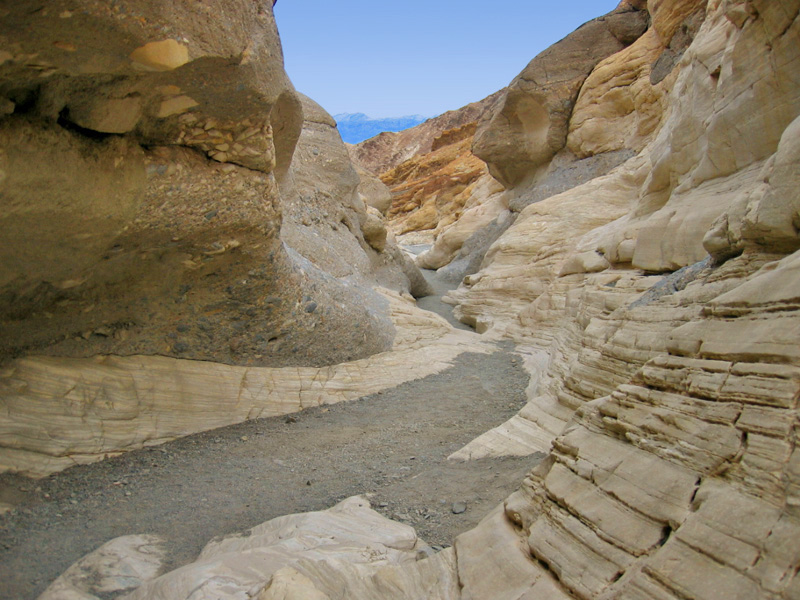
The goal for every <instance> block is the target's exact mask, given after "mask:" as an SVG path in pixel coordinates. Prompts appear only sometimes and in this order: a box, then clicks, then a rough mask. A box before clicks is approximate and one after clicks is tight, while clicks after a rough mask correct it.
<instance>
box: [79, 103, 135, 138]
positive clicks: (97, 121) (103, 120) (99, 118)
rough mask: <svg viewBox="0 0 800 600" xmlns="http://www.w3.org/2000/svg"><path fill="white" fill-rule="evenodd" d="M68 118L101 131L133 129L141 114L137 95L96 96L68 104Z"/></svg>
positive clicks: (127, 130) (119, 131) (121, 131)
mask: <svg viewBox="0 0 800 600" xmlns="http://www.w3.org/2000/svg"><path fill="white" fill-rule="evenodd" d="M69 116H70V120H71V121H72V122H74V123H75V124H77V125H80V126H81V127H84V128H86V129H91V130H93V131H99V132H101V133H128V132H129V131H133V129H134V128H135V127H136V124H137V123H138V122H139V119H140V118H141V116H142V102H141V99H140V98H139V97H136V96H129V97H127V98H98V99H95V100H94V101H89V102H86V103H79V104H75V105H70V106H69Z"/></svg>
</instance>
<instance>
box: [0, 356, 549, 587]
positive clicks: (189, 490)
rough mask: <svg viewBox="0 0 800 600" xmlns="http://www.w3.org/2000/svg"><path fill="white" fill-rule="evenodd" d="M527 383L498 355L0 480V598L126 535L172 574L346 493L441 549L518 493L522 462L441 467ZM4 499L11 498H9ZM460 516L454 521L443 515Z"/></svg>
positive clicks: (514, 405)
mask: <svg viewBox="0 0 800 600" xmlns="http://www.w3.org/2000/svg"><path fill="white" fill-rule="evenodd" d="M527 379H528V377H527V374H526V373H525V372H524V371H523V370H522V368H521V360H520V359H519V358H518V357H516V356H515V355H514V354H512V353H510V352H509V351H508V350H507V349H500V348H498V352H496V353H494V354H491V355H488V356H486V355H475V354H465V355H462V356H461V357H459V358H458V359H457V361H456V363H455V365H454V366H453V367H451V368H450V369H448V370H447V371H444V372H443V373H440V374H438V375H432V376H430V377H427V378H425V379H421V380H418V381H414V382H410V383H407V384H403V385H401V386H398V387H397V388H394V389H391V390H388V391H385V392H383V393H380V394H376V395H374V396H370V397H366V398H363V399H361V400H358V401H355V402H351V403H346V404H339V405H334V406H330V407H324V408H319V409H312V410H309V411H306V412H303V413H300V414H297V415H294V416H291V417H288V418H287V417H280V418H273V419H262V420H256V421H250V422H247V423H242V424H240V425H235V426H231V427H226V428H223V429H218V430H214V431H210V432H205V433H202V434H198V435H193V436H189V437H186V438H183V439H181V440H177V441H175V442H172V443H169V444H164V445H162V446H158V447H156V448H149V449H145V450H141V451H136V452H130V453H128V454H125V455H123V456H120V457H117V458H113V459H109V460H106V461H103V462H101V463H96V464H93V465H86V466H80V467H73V468H71V469H68V470H67V471H64V472H62V473H58V474H55V475H52V476H50V477H48V478H45V479H42V480H38V481H34V480H28V479H25V478H22V477H19V476H9V475H6V476H2V477H0V491H1V492H2V494H4V495H5V497H6V499H12V500H14V501H15V502H17V503H19V504H18V506H17V508H16V510H14V511H12V512H11V513H8V514H6V515H5V516H3V517H0V598H3V599H8V600H12V599H14V600H23V599H25V598H31V599H33V598H36V597H37V596H38V595H39V594H40V593H41V592H42V591H43V590H44V588H45V587H46V586H47V585H48V584H49V583H50V582H51V581H52V580H53V579H54V578H55V577H57V576H58V575H59V574H60V573H61V572H63V571H64V570H65V569H66V568H67V567H68V566H69V565H70V564H71V563H72V562H74V561H75V560H77V559H78V558H80V557H81V556H83V555H85V554H86V553H88V552H90V551H91V550H93V549H94V548H96V547H98V546H100V545H101V544H102V543H104V542H106V541H108V540H110V539H112V538H114V537H117V536H120V535H126V534H133V533H155V534H158V535H161V536H163V537H164V538H166V539H167V540H169V553H170V565H169V566H170V568H174V567H176V566H179V565H181V564H184V563H186V562H190V561H191V560H193V559H194V557H195V556H196V555H197V553H198V552H199V551H200V549H201V548H202V546H203V545H204V544H205V542H207V541H208V540H209V539H211V538H212V537H214V536H218V535H223V534H227V533H232V532H236V531H241V530H244V529H247V528H249V527H252V526H254V525H256V524H258V523H261V522H263V521H266V520H268V519H271V518H273V517H276V516H279V515H284V514H288V513H294V512H303V511H308V510H320V509H324V508H328V507H330V506H332V505H333V504H335V503H336V502H338V501H339V500H342V499H343V498H346V497H348V496H351V495H354V494H373V496H371V501H372V504H373V506H374V507H375V508H376V509H377V510H379V511H381V512H382V513H383V514H385V515H386V516H389V517H391V518H395V519H397V520H400V521H403V522H406V523H408V524H410V525H413V526H414V527H415V528H416V529H417V531H418V533H419V535H420V536H421V537H422V538H423V539H425V540H426V541H427V542H428V543H430V544H432V545H438V546H447V545H449V544H450V543H451V542H452V540H453V538H454V537H455V536H456V535H458V534H459V533H461V532H463V531H466V530H467V529H470V528H471V527H473V526H474V525H475V524H476V523H477V522H478V521H479V519H480V518H481V517H482V516H483V515H484V514H486V513H487V512H488V511H489V510H490V509H491V508H492V507H493V506H495V505H496V504H497V503H499V502H501V501H502V500H503V498H505V497H506V496H507V495H508V494H509V493H511V492H512V491H513V490H514V489H516V487H517V486H518V485H519V482H520V481H521V480H522V478H523V477H524V475H525V474H526V472H527V471H529V470H530V469H531V468H532V467H533V466H534V465H535V464H536V462H537V460H538V458H537V457H532V458H522V459H518V458H506V459H485V460H480V461H473V462H469V463H451V462H448V461H447V460H446V457H447V456H448V455H449V454H450V453H451V452H454V451H455V450H457V449H459V448H460V447H461V446H463V445H464V444H466V443H467V442H468V441H470V440H471V439H473V438H474V437H476V436H477V435H479V434H480V433H482V432H484V431H486V430H487V429H489V428H491V427H493V426H494V425H497V424H499V423H501V422H502V421H504V420H505V419H507V418H508V417H510V416H511V415H512V414H514V413H515V412H516V411H517V410H518V409H519V408H520V407H521V406H522V405H523V403H524V402H525V395H524V390H525V385H526V383H527ZM12 496H13V498H12ZM458 502H463V503H466V508H467V509H466V512H464V513H461V514H454V513H453V510H452V509H453V504H454V503H458Z"/></svg>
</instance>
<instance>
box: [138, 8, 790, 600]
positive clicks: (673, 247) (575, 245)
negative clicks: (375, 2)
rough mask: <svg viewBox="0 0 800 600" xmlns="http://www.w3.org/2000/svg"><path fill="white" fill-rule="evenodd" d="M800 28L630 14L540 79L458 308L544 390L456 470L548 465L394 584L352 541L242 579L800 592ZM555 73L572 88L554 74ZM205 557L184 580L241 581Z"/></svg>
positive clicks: (516, 89)
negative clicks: (505, 216) (499, 213)
mask: <svg viewBox="0 0 800 600" xmlns="http://www.w3.org/2000/svg"><path fill="white" fill-rule="evenodd" d="M645 11H646V12H645ZM799 15H800V2H798V1H797V0H788V1H785V2H780V3H778V2H772V1H769V0H747V1H744V0H709V1H707V2H706V1H705V0H661V1H659V2H655V1H651V2H649V3H645V2H638V1H637V2H623V3H622V4H621V5H620V7H619V8H618V9H617V10H616V11H614V12H613V13H611V14H610V15H607V16H606V17H604V18H602V19H600V20H596V21H593V22H592V23H590V24H589V25H587V26H585V27H584V28H582V29H581V30H578V32H576V34H573V35H572V36H570V37H568V38H566V40H564V41H562V42H560V43H559V44H557V45H556V46H554V47H553V48H552V49H551V50H550V51H548V52H546V53H543V55H540V57H538V58H537V59H535V60H534V61H533V62H532V63H531V65H529V67H528V68H527V69H526V71H525V72H524V73H523V76H520V78H518V79H517V80H515V82H514V83H512V86H511V88H510V89H509V92H508V93H507V94H506V95H505V97H504V98H505V99H504V101H503V102H501V103H500V105H498V107H497V112H495V113H494V115H493V116H492V117H491V118H490V119H489V120H488V124H487V125H486V129H484V130H483V133H481V131H480V130H479V133H478V139H477V140H476V143H475V148H476V151H477V152H478V153H479V154H480V155H481V156H483V157H484V158H485V159H486V160H487V162H488V163H489V165H490V172H491V173H492V174H493V175H494V176H495V177H496V178H497V179H498V180H499V181H500V182H501V183H502V184H503V186H504V188H505V191H504V192H502V194H503V198H504V201H505V204H504V205H503V206H507V207H508V210H509V212H518V216H517V217H516V220H514V222H513V224H509V226H508V228H507V229H506V230H505V231H504V232H499V234H498V235H499V238H498V239H497V241H496V242H495V243H493V244H492V245H491V247H490V248H489V249H488V252H487V253H486V254H485V258H484V259H483V262H482V263H481V265H480V270H479V271H478V272H476V273H474V274H471V275H469V276H468V277H467V278H466V279H465V281H464V284H463V285H462V286H461V287H460V288H459V289H458V290H456V291H454V292H453V293H451V294H450V300H451V301H452V302H453V303H454V304H456V305H457V308H456V314H457V315H459V316H460V317H461V318H462V319H464V320H465V321H468V322H470V323H472V324H474V325H475V326H476V328H477V329H478V331H481V332H485V335H486V336H487V337H488V338H489V339H496V338H505V339H511V340H514V341H515V342H516V343H517V344H518V348H519V349H520V351H521V352H523V353H524V354H525V356H526V361H525V362H526V367H527V369H528V370H529V371H530V373H531V375H532V379H531V384H530V387H529V389H528V397H529V402H528V404H527V405H526V407H525V408H524V409H523V410H522V411H521V412H520V413H519V414H518V415H517V416H515V417H513V418H512V419H511V420H510V421H509V422H507V423H506V424H504V425H502V426H500V427H498V428H496V429H495V430H493V431H491V432H489V433H487V434H485V435H483V436H481V437H479V438H478V439H476V440H475V441H473V442H471V443H470V444H469V445H467V446H466V447H465V448H463V449H462V450H460V451H458V452H457V453H455V454H454V455H453V457H452V458H453V459H458V460H470V459H472V458H477V457H480V456H498V455H503V454H517V455H524V454H529V453H533V452H536V451H542V452H546V453H547V458H545V459H544V460H543V461H542V462H541V463H540V464H539V465H538V466H537V467H536V468H535V469H534V470H533V471H532V472H531V473H530V474H529V475H528V477H527V478H526V479H525V481H524V482H523V483H522V485H521V487H520V489H519V490H518V491H517V492H516V493H515V494H513V495H512V496H511V497H509V498H508V499H507V500H506V502H505V503H504V504H503V505H502V506H499V507H497V509H496V510H495V511H493V512H492V513H491V514H489V515H487V517H486V518H485V519H484V520H483V522H482V523H481V524H480V525H479V526H478V527H477V528H475V529H474V530H472V531H470V532H468V533H466V534H463V535H461V536H459V537H458V538H457V540H456V541H455V546H454V547H455V551H454V552H453V551H446V552H445V553H440V554H438V555H436V557H433V558H428V559H424V560H420V561H413V562H409V563H408V564H398V565H397V566H393V567H391V569H390V570H386V567H383V566H380V565H376V566H371V567H370V566H366V565H364V561H363V555H362V556H359V557H357V558H354V557H352V556H351V554H350V552H349V549H348V548H345V549H344V551H343V553H342V554H341V556H342V557H344V558H343V559H342V561H341V562H335V561H338V560H339V559H338V558H331V559H326V560H325V561H322V562H320V561H317V562H313V563H311V562H304V561H298V562H297V563H295V564H293V565H291V566H289V565H285V564H284V563H281V564H280V565H279V566H280V567H287V566H288V567H289V569H288V570H278V571H274V572H273V571H270V572H267V573H261V574H259V575H258V576H254V574H253V573H252V572H249V571H248V572H246V573H243V574H241V576H240V575H237V581H238V579H241V581H242V582H243V583H241V584H240V583H238V582H237V583H231V585H232V586H234V587H232V588H231V589H236V590H244V588H243V587H239V588H235V586H250V587H247V591H248V592H250V593H251V596H253V595H256V594H262V596H263V597H265V598H275V597H277V598H290V597H292V594H294V595H300V596H304V597H312V598H313V597H316V598H325V597H336V595H335V594H336V593H338V591H341V590H350V591H351V592H350V593H351V594H352V595H353V597H365V598H371V597H382V598H391V597H396V598H406V597H415V594H418V593H419V592H418V591H417V590H418V588H416V587H414V586H416V585H418V584H420V583H423V584H424V586H425V588H424V589H425V592H424V596H425V597H441V598H461V599H467V598H497V599H505V598H508V599H509V600H511V599H518V598H531V599H537V598H547V599H554V598H555V599H560V598H563V599H564V600H566V599H568V598H581V599H585V600H589V599H597V600H600V599H607V598H620V599H626V600H644V599H651V598H658V599H660V600H686V599H688V598H698V599H700V598H702V599H706V598H707V599H712V598H718V597H725V598H741V599H743V600H744V599H748V600H749V599H753V598H759V599H761V598H763V599H764V600H767V599H769V600H777V599H786V600H789V599H793V598H797V597H798V595H800V578H798V576H797V574H798V565H800V545H798V543H797V540H798V539H800V513H799V512H798V506H800V466H799V465H800V451H798V449H797V443H796V438H797V431H798V428H800V413H799V412H798V411H799V410H800V407H799V405H798V403H799V402H800V350H799V348H800V346H798V344H797V340H798V339H800V312H799V308H800V289H798V283H797V282H798V281H800V279H798V269H800V249H798V248H800V243H798V239H800V238H798V231H800V216H799V215H800V213H799V212H798V187H797V172H798V171H797V166H798V143H797V139H798V138H797V135H798V127H800V126H799V125H798V122H799V121H798V117H800V97H799V96H800V84H798V82H799V81H800V77H798V73H800V61H798V52H799V51H800V19H799V18H798V16H799ZM648 27H649V29H648V30H647V31H645V29H647V28H648ZM589 46H590V47H589ZM559 52H561V53H562V55H561V56H559V54H558V53H559ZM547 65H553V69H551V68H549V66H548V68H547V69H546V70H547V71H548V73H555V72H556V71H558V69H557V68H556V67H558V66H559V65H560V68H561V69H562V70H563V73H564V77H563V78H560V77H555V78H553V79H551V80H547V79H546V78H544V79H542V78H540V77H538V76H537V73H539V71H543V70H545V66H547ZM455 137H457V136H455ZM441 150H442V148H439V149H438V150H435V151H434V153H435V152H437V151H441ZM583 161H588V162H583ZM435 251H436V250H435V249H434V252H435ZM448 335H450V334H448ZM363 518H364V521H365V522H367V521H368V518H367V517H366V516H365V517H363ZM334 521H335V519H331V522H334ZM375 526H376V528H378V530H383V528H385V531H386V532H392V531H394V530H395V529H394V526H390V525H388V524H377V523H376V524H375ZM348 527H349V526H348ZM353 528H354V529H356V528H355V526H353ZM356 530H357V529H356ZM409 539H410V538H409ZM225 544H226V542H223V545H225ZM237 545H238V546H240V547H239V548H238V549H237V551H238V552H239V554H237V556H238V557H239V558H240V559H242V560H243V559H244V558H246V557H247V556H248V554H247V552H248V549H247V548H245V546H246V545H247V542H246V541H241V540H239V541H234V542H230V546H229V547H230V548H231V549H236V548H235V547H236V546H237ZM284 556H285V555H284V554H281V559H280V560H284V558H283V557H284ZM203 560H204V558H203V557H201V560H200V561H199V562H198V563H196V564H195V565H194V566H190V567H187V569H188V570H189V571H184V572H193V573H196V576H194V575H193V576H192V578H190V579H192V580H193V581H194V582H195V584H197V585H207V583H206V582H208V581H219V580H214V579H213V576H212V578H211V579H209V578H208V577H207V576H206V574H204V573H205V572H204V571H203V569H205V568H206V566H205V565H206V563H204V562H203ZM331 561H334V562H335V564H336V567H335V572H336V573H337V574H338V575H337V578H336V579H335V583H332V581H333V580H332V579H329V578H328V575H329V574H330V573H332V572H333V571H334V568H333V567H331V565H332V564H334V562H331ZM231 563H232V564H234V565H237V564H239V563H237V562H236V559H235V558H233V557H231V556H225V557H224V560H221V561H220V562H219V563H217V564H218V565H222V567H221V568H223V567H224V568H227V567H225V565H227V564H231ZM298 565H300V566H298ZM192 569H196V571H192ZM213 573H215V572H213V570H212V574H213ZM169 577H170V575H167V576H165V578H164V579H163V582H166V581H168V580H169V579H168V578H169ZM172 577H178V576H176V575H175V574H173V575H172ZM173 581H174V580H173ZM454 581H457V582H458V585H457V587H456V586H454V585H453V582H454ZM157 582H158V580H156V582H152V583H149V584H144V586H142V587H140V588H139V590H140V591H139V592H134V594H137V593H139V594H140V595H141V594H145V590H146V589H149V588H148V587H147V586H151V585H167V584H166V583H163V584H159V583H157ZM333 590H337V591H333ZM215 591H217V590H215Z"/></svg>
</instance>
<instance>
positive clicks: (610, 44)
mask: <svg viewBox="0 0 800 600" xmlns="http://www.w3.org/2000/svg"><path fill="white" fill-rule="evenodd" d="M646 27H647V15H646V12H645V11H639V10H636V9H634V8H633V7H631V6H629V5H625V6H622V5H621V6H620V7H619V8H617V9H616V10H614V11H612V12H611V13H609V14H608V15H606V16H605V17H600V18H597V19H594V20H593V21H589V22H588V23H586V24H585V25H583V26H582V27H580V28H579V29H578V30H576V31H574V32H573V33H571V34H570V35H568V36H567V37H565V38H564V39H563V40H561V41H560V42H557V43H556V44H554V45H553V46H551V47H550V48H548V49H547V50H545V51H543V52H541V53H540V54H539V55H538V56H537V57H536V58H534V59H533V60H532V61H531V62H530V63H529V64H528V66H527V67H525V69H524V70H523V71H522V73H520V74H519V75H518V76H517V77H516V78H515V79H514V81H512V82H511V84H510V85H509V86H508V88H506V90H505V92H504V94H503V96H502V97H501V98H500V100H499V101H498V105H497V107H496V108H495V110H494V111H493V113H492V116H491V118H489V119H488V120H485V121H484V122H483V123H482V124H481V125H480V126H479V128H478V132H477V133H476V135H475V142H474V144H473V148H472V149H473V152H474V153H475V154H476V155H477V156H479V157H480V158H482V159H483V160H485V161H486V163H487V164H488V166H489V172H490V173H491V174H492V175H493V176H494V177H495V178H496V179H497V180H498V181H500V182H501V183H502V184H503V185H504V186H506V187H507V188H510V187H514V186H516V185H517V184H519V183H521V182H522V181H523V180H524V179H526V178H528V177H530V176H532V174H535V173H536V171H537V169H538V168H539V167H542V166H546V165H547V163H548V162H549V161H550V159H551V158H553V156H554V155H555V154H556V153H557V152H558V151H559V150H561V149H562V148H564V146H565V145H566V142H567V133H568V130H569V119H570V115H571V114H572V109H573V106H574V105H575V100H576V99H577V96H578V92H579V91H580V89H581V86H582V85H583V82H584V81H585V79H586V77H588V76H589V74H590V73H591V72H592V69H594V67H595V66H596V65H597V64H598V63H599V62H600V61H601V60H603V59H605V58H607V57H608V56H610V55H612V54H614V53H616V52H618V51H619V50H621V49H622V48H624V47H625V46H626V45H627V44H630V43H632V42H633V41H634V40H635V39H636V37H638V35H641V34H642V33H644V31H645V29H646Z"/></svg>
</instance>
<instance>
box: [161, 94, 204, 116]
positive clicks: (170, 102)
mask: <svg viewBox="0 0 800 600" xmlns="http://www.w3.org/2000/svg"><path fill="white" fill-rule="evenodd" d="M195 106H199V103H198V102H196V101H195V100H194V99H192V98H190V97H189V96H175V97H173V98H168V99H167V100H164V101H163V102H162V103H161V105H160V106H159V107H158V112H157V113H156V116H157V117H158V118H159V119H165V118H166V117H171V116H172V115H180V114H183V113H185V112H186V111H188V110H189V109H190V108H194V107H195Z"/></svg>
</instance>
